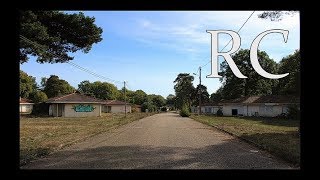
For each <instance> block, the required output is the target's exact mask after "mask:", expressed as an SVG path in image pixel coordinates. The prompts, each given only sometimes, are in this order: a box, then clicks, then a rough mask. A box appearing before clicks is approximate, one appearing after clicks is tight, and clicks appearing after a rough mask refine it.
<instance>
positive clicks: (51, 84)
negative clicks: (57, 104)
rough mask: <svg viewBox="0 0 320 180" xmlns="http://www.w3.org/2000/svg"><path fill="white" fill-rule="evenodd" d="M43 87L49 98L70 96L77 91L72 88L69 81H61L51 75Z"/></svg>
mask: <svg viewBox="0 0 320 180" xmlns="http://www.w3.org/2000/svg"><path fill="white" fill-rule="evenodd" d="M43 86H44V89H43V92H45V93H46V95H47V96H48V98H52V97H55V96H60V95H65V94H70V93H72V92H73V91H74V90H75V88H74V87H72V86H71V85H70V84H69V83H68V82H67V81H65V80H63V79H59V77H58V76H56V75H51V76H50V77H49V78H48V79H47V80H46V81H44V82H43Z"/></svg>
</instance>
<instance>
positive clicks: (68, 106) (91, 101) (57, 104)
mask: <svg viewBox="0 0 320 180" xmlns="http://www.w3.org/2000/svg"><path fill="white" fill-rule="evenodd" d="M46 103H49V104H50V106H49V115H51V116H55V117H97V116H101V106H102V105H101V104H102V103H103V100H100V99H97V98H94V97H91V96H86V95H84V94H80V93H78V92H75V93H72V94H67V95H63V96H58V97H54V98H50V99H48V100H47V102H46Z"/></svg>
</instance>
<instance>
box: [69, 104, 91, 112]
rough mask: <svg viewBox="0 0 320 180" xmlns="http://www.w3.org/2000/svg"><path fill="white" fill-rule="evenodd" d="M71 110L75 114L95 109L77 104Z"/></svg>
mask: <svg viewBox="0 0 320 180" xmlns="http://www.w3.org/2000/svg"><path fill="white" fill-rule="evenodd" d="M72 109H74V111H75V112H92V111H94V109H95V107H93V106H92V105H90V104H88V105H84V104H77V105H73V106H72Z"/></svg>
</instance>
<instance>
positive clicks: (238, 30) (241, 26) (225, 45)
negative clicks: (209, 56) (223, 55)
mask: <svg viewBox="0 0 320 180" xmlns="http://www.w3.org/2000/svg"><path fill="white" fill-rule="evenodd" d="M254 12H255V11H253V12H252V13H251V14H250V16H249V17H248V18H247V20H246V21H245V22H244V23H243V24H242V26H241V27H240V28H239V29H238V31H237V33H239V32H240V30H241V29H242V28H243V26H244V25H245V24H246V23H247V22H248V20H249V19H250V18H251V16H252V15H253V13H254ZM231 41H232V39H230V41H229V42H228V44H227V45H225V46H224V47H223V48H222V49H221V51H220V52H222V51H223V50H224V48H226V47H227V46H228V45H229V43H230V42H231ZM210 62H211V60H210V61H209V62H207V63H206V64H205V65H203V66H201V67H205V66H206V65H208V64H209V63H210Z"/></svg>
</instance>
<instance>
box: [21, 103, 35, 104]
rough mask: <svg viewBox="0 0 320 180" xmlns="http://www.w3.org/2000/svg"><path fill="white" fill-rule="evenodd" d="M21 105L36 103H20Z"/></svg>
mask: <svg viewBox="0 0 320 180" xmlns="http://www.w3.org/2000/svg"><path fill="white" fill-rule="evenodd" d="M20 104H34V103H20Z"/></svg>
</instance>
